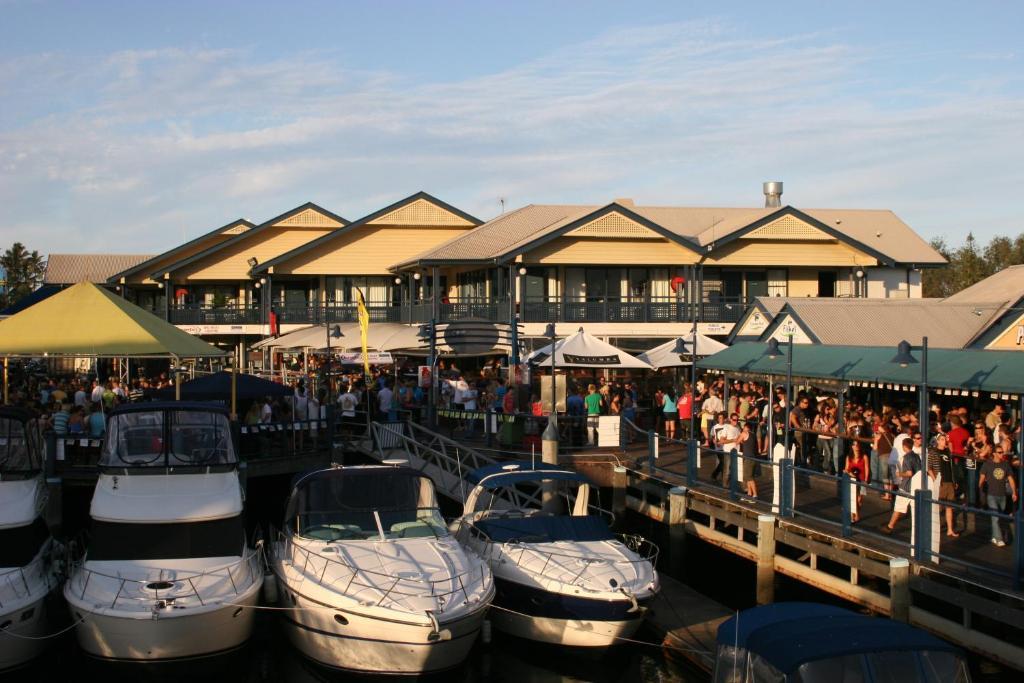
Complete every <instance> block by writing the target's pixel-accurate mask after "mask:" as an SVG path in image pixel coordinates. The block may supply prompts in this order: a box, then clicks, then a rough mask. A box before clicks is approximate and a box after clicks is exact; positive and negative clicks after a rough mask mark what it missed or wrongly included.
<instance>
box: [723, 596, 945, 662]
mask: <svg viewBox="0 0 1024 683" xmlns="http://www.w3.org/2000/svg"><path fill="white" fill-rule="evenodd" d="M737 621H738V624H737ZM717 640H718V644H719V646H731V645H736V646H738V647H740V648H743V649H746V650H748V651H750V652H751V653H753V654H756V655H758V656H759V657H761V658H762V659H764V660H765V661H767V662H768V663H769V664H771V665H772V666H774V667H775V668H776V669H778V670H779V671H781V672H782V673H787V674H788V673H792V672H793V671H795V670H796V669H797V668H798V667H799V666H800V665H801V664H804V663H805V662H811V661H816V660H819V659H831V658H834V657H842V656H844V655H847V654H861V653H869V652H895V651H910V650H933V651H934V650H940V651H945V652H954V653H957V654H960V649H959V648H957V647H956V646H954V645H951V644H949V643H947V642H945V641H944V640H941V639H939V638H936V637H935V636H933V635H931V634H930V633H928V632H926V631H923V630H921V629H919V628H914V627H913V626H910V625H908V624H904V623H901V622H898V621H892V620H891V619H883V618H877V617H870V616H866V615H863V614H857V613H856V612H851V611H849V610H845V609H841V608H839V607H830V606H828V605H819V604H816V603H809V602H783V603H777V604H774V605H765V606H763V607H755V608H753V609H749V610H745V611H743V612H740V613H739V614H737V615H736V616H734V617H732V618H730V619H727V620H726V621H724V622H723V623H722V624H721V625H720V626H719V627H718V636H717Z"/></svg>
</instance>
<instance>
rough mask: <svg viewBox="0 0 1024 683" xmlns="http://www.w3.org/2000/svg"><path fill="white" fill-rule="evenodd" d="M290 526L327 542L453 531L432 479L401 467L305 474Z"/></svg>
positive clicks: (428, 535) (294, 495)
mask: <svg viewBox="0 0 1024 683" xmlns="http://www.w3.org/2000/svg"><path fill="white" fill-rule="evenodd" d="M286 526H287V527H288V528H289V529H290V530H291V531H292V533H294V534H296V535H299V536H302V537H304V538H311V539H316V540H321V541H341V540H380V539H397V538H431V537H433V538H437V537H441V536H447V535H448V528H447V526H446V525H445V523H444V517H443V516H442V515H441V511H440V510H439V509H438V507H437V500H436V496H435V493H434V485H433V483H432V482H431V481H430V479H429V478H427V477H425V476H423V475H421V474H420V473H419V472H416V471H415V470H411V469H408V468H396V467H365V468H363V467H356V468H336V469H331V470H323V471H321V472H317V473H314V474H312V475H309V476H307V477H305V478H304V479H303V480H302V481H301V482H300V483H299V484H298V485H297V486H296V488H295V491H294V492H293V493H292V497H291V499H290V500H289V501H288V512H287V517H286Z"/></svg>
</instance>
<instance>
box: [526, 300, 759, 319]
mask: <svg viewBox="0 0 1024 683" xmlns="http://www.w3.org/2000/svg"><path fill="white" fill-rule="evenodd" d="M745 308H746V302H745V300H744V299H743V297H741V296H733V297H726V296H718V295H716V296H713V297H709V298H707V299H706V300H705V301H703V302H701V303H697V302H693V301H686V300H685V299H683V298H677V297H670V296H664V297H658V296H653V297H646V298H645V297H616V296H608V297H526V298H525V300H524V301H523V302H522V303H521V304H520V312H521V314H522V319H523V321H524V322H551V321H555V322H645V323H646V322H650V323H663V322H690V321H692V320H693V318H694V315H699V316H700V318H699V319H700V320H702V321H705V322H736V321H737V320H739V319H740V316H741V315H743V311H744V309H745Z"/></svg>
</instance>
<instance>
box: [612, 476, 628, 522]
mask: <svg viewBox="0 0 1024 683" xmlns="http://www.w3.org/2000/svg"><path fill="white" fill-rule="evenodd" d="M628 481H629V474H628V472H627V471H626V468H625V467H623V466H622V465H616V466H615V467H613V468H612V514H614V515H615V520H616V522H618V521H620V520H622V519H623V517H624V516H625V514H626V484H627V482H628Z"/></svg>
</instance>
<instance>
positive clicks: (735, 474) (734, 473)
mask: <svg viewBox="0 0 1024 683" xmlns="http://www.w3.org/2000/svg"><path fill="white" fill-rule="evenodd" d="M725 457H727V458H728V459H729V460H728V462H729V481H728V485H729V499H730V500H736V499H737V498H739V497H740V472H739V468H740V454H739V453H738V452H737V451H736V449H735V448H734V449H732V450H731V451H729V452H728V453H726V455H725Z"/></svg>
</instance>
